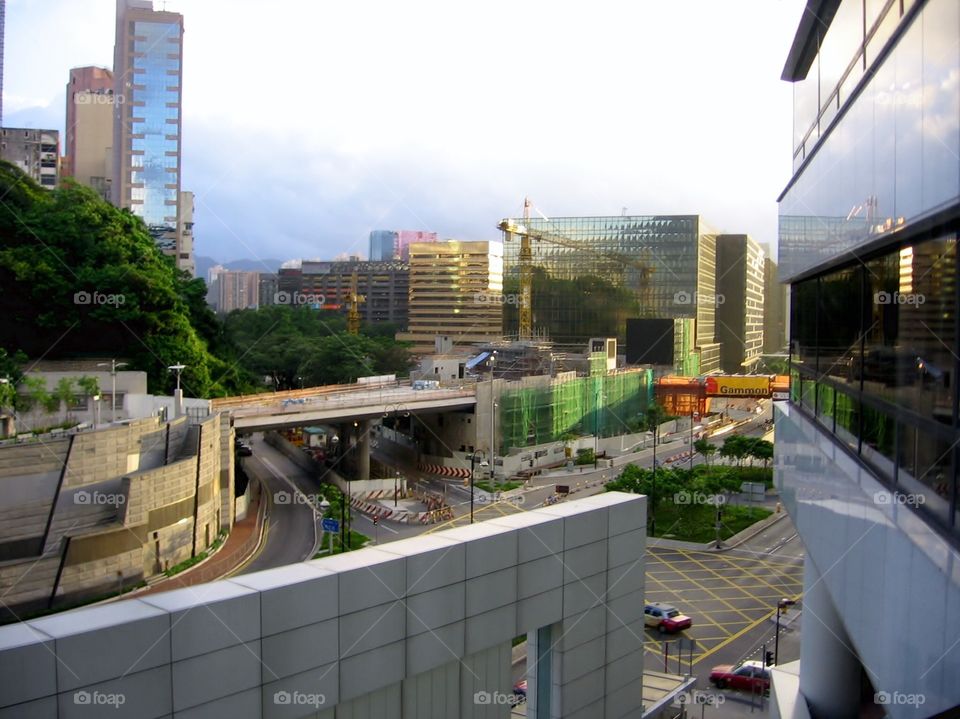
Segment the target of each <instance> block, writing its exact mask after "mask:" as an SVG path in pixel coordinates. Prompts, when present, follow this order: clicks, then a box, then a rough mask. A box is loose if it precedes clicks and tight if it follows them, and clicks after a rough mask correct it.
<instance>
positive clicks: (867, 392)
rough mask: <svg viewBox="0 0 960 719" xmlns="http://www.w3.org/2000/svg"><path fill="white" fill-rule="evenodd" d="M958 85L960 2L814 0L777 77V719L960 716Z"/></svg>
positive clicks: (774, 712) (774, 709)
mask: <svg viewBox="0 0 960 719" xmlns="http://www.w3.org/2000/svg"><path fill="white" fill-rule="evenodd" d="M958 77H960V4H958V3H957V2H956V0H926V1H923V0H911V1H906V2H899V1H896V2H882V1H881V2H862V1H861V0H823V1H819V2H814V1H812V0H810V1H808V2H807V4H806V8H805V10H804V13H803V16H802V18H801V20H800V23H799V27H798V29H797V32H796V37H795V39H794V42H793V45H792V47H791V49H790V52H789V55H788V58H787V62H786V66H785V68H784V72H783V78H784V79H785V80H788V81H790V82H792V83H793V91H794V142H793V146H794V174H793V177H792V178H791V180H790V182H789V183H788V185H787V187H786V189H785V190H784V191H783V193H782V195H781V196H780V200H779V202H780V248H779V260H780V275H781V278H782V279H784V280H786V281H787V282H789V284H790V293H791V296H790V313H791V317H790V326H789V331H790V375H791V378H790V400H789V402H784V403H777V408H776V410H775V423H776V445H775V447H776V449H775V452H776V457H775V462H774V464H775V475H774V478H775V482H776V484H777V486H778V487H779V489H780V491H781V496H782V497H783V498H784V502H785V505H786V508H787V511H788V512H789V514H790V516H791V517H792V519H793V521H794V524H795V525H796V527H797V532H798V533H799V535H800V538H801V540H802V541H803V544H804V547H805V549H806V558H805V567H804V568H805V576H804V591H803V594H802V607H803V621H802V630H801V631H802V634H801V643H800V661H799V662H798V663H791V664H787V665H784V666H782V667H778V668H777V669H775V670H774V672H773V692H772V698H771V705H772V711H771V714H772V716H774V717H786V716H791V717H797V716H813V717H815V718H817V717H841V718H843V717H858V716H884V715H885V716H888V717H893V718H895V719H899V718H900V717H921V716H922V717H930V716H948V715H952V714H953V713H955V712H956V708H957V706H958V705H960V682H958V681H957V678H958V677H960V641H958V639H957V638H958V637H960V611H958V608H960V570H958V568H960V552H958V547H960V485H958V476H957V470H958V467H960V392H958V387H960V382H958V378H960V336H958V321H960V306H958V290H960V285H958V260H957V239H958V232H960V160H958V158H960V83H958V82H957V79H958Z"/></svg>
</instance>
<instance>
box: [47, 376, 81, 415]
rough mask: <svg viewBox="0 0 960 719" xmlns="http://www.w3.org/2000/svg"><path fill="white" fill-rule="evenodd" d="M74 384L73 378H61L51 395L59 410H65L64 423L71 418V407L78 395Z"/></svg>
mask: <svg viewBox="0 0 960 719" xmlns="http://www.w3.org/2000/svg"><path fill="white" fill-rule="evenodd" d="M73 383H74V380H73V378H72V377H61V378H60V380H59V381H58V382H57V386H56V387H54V388H53V392H52V393H51V397H52V399H54V400H56V403H57V409H61V408H62V409H63V413H64V414H63V421H64V422H66V421H67V420H68V419H69V418H70V405H71V404H72V403H73V397H74V395H75V394H76V392H75V389H74V385H73Z"/></svg>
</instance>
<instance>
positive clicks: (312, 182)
mask: <svg viewBox="0 0 960 719" xmlns="http://www.w3.org/2000/svg"><path fill="white" fill-rule="evenodd" d="M802 5H803V3H802V0H790V1H789V2H780V3H770V2H769V0H742V1H741V2H738V3H736V4H733V5H731V4H729V3H716V2H713V1H712V0H683V1H681V0H677V1H676V2H671V3H647V2H644V3H625V2H598V3H592V4H591V5H589V6H586V5H583V4H582V3H569V2H544V1H537V2H526V3H519V4H518V3H508V2H505V1H501V0H493V1H492V2H488V3H483V4H481V5H462V4H457V3H449V2H440V1H439V0H436V1H435V0H429V1H426V0H418V1H416V2H412V1H411V2H408V3H396V2H351V3H316V2H308V1H307V0H278V1H277V2H274V3H271V4H269V5H264V4H263V3H262V2H259V1H258V2H254V1H253V0H204V1H203V2H199V1H198V0H180V1H179V2H176V1H174V0H170V2H168V3H167V8H168V9H170V10H176V11H180V12H183V13H184V21H185V27H186V35H185V49H184V158H183V167H184V188H185V189H192V190H194V191H195V192H197V193H198V195H201V196H202V199H203V201H202V202H198V206H197V216H196V220H197V225H196V238H197V246H198V252H200V253H201V254H208V255H215V256H217V257H219V258H221V259H224V260H226V259H230V258H233V257H238V256H244V255H246V256H251V255H252V254H253V252H254V251H256V253H257V254H260V255H261V256H277V255H282V256H290V255H295V254H297V253H303V254H308V255H317V254H329V255H333V254H335V253H337V252H343V251H356V250H357V249H358V248H359V250H361V251H362V252H364V253H365V252H366V236H365V233H366V232H368V231H369V229H373V228H376V227H399V226H401V225H402V226H403V227H409V228H412V229H413V228H423V229H430V230H435V231H438V232H440V233H441V234H442V235H444V236H463V237H470V238H491V237H495V236H496V233H495V231H494V230H493V226H494V225H495V223H496V221H497V220H498V219H499V218H500V217H501V216H504V215H508V214H512V213H515V212H517V211H518V210H519V207H520V204H521V202H522V198H523V196H524V195H530V196H532V197H533V198H534V200H535V201H536V202H537V204H538V205H540V206H541V207H543V208H544V210H545V211H546V212H547V213H548V214H551V215H555V216H560V215H573V214H605V213H606V214H619V213H620V210H621V208H622V207H624V206H626V207H627V208H628V211H629V212H635V213H671V212H685V213H695V212H700V213H703V214H704V215H705V216H706V217H707V218H708V220H709V221H710V222H711V223H712V224H714V225H715V226H717V227H718V228H723V229H726V230H729V231H746V232H749V233H751V234H753V235H754V236H755V237H756V239H758V240H759V241H762V242H770V243H774V244H775V240H776V203H775V198H776V196H777V194H778V193H779V191H780V189H782V186H783V185H784V184H785V182H786V181H787V179H788V176H789V170H790V147H789V143H790V136H791V113H790V86H789V85H788V84H786V83H782V82H780V80H779V79H778V78H779V74H780V69H781V67H782V64H783V60H784V58H785V57H786V53H787V50H788V49H789V44H790V41H791V39H792V35H793V31H794V29H795V26H796V22H797V20H798V18H799V16H800V12H801V9H802ZM113 8H114V3H113V2H112V1H111V0H90V1H89V2H85V3H74V2H70V1H69V0H59V2H51V3H49V4H47V5H43V6H40V5H37V4H35V3H31V2H27V1H26V0H11V2H10V3H9V4H8V10H7V14H8V38H9V37H10V32H11V26H17V24H18V23H19V26H20V27H34V30H35V27H41V26H42V24H43V23H45V22H48V19H49V18H50V17H53V18H55V21H54V22H53V23H52V24H49V23H48V27H45V28H44V31H45V33H47V39H48V42H47V43H46V45H45V48H46V50H45V52H44V53H41V54H40V55H41V56H42V57H40V58H37V57H36V56H37V53H36V52H35V48H33V47H32V46H31V45H30V43H28V42H25V41H16V42H14V43H8V48H7V84H8V89H9V91H10V93H11V96H17V95H20V96H23V97H26V96H38V97H43V98H47V99H46V100H44V101H45V102H47V103H48V104H49V103H53V102H60V103H62V101H63V100H62V98H63V85H64V83H65V81H66V77H67V71H68V69H69V67H71V66H74V65H81V64H88V63H90V62H95V61H97V60H98V59H99V62H100V63H101V64H109V62H110V58H111V57H112V49H113V48H112V35H113ZM74 25H76V26H77V27H82V28H83V29H84V33H81V34H80V36H76V35H71V34H70V32H69V28H70V27H72V26H74ZM61 124H62V121H61ZM218 218H219V219H218ZM225 225H226V226H228V227H230V228H231V229H232V231H229V230H227V229H226V227H225ZM237 228H242V232H240V231H239V230H238V229H237ZM238 236H242V242H238V241H237V237H238ZM281 242H283V243H289V244H288V247H280V246H278V244H279V243H281ZM245 245H246V246H245ZM287 249H289V251H286V250H287Z"/></svg>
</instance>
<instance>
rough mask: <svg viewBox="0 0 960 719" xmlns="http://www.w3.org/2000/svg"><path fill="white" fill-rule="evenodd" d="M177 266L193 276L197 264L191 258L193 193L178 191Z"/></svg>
mask: <svg viewBox="0 0 960 719" xmlns="http://www.w3.org/2000/svg"><path fill="white" fill-rule="evenodd" d="M177 267H179V268H180V269H181V270H183V271H184V272H186V273H187V274H189V275H190V276H191V277H193V276H194V275H195V274H196V272H197V265H196V262H195V261H194V259H193V193H192V192H190V191H189V190H184V191H183V192H181V193H180V220H179V222H178V223H177Z"/></svg>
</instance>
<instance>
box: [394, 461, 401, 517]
mask: <svg viewBox="0 0 960 719" xmlns="http://www.w3.org/2000/svg"><path fill="white" fill-rule="evenodd" d="M399 485H400V470H399V469H398V470H396V472H395V473H394V475H393V507H394V509H396V507H397V489H398V487H399Z"/></svg>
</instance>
